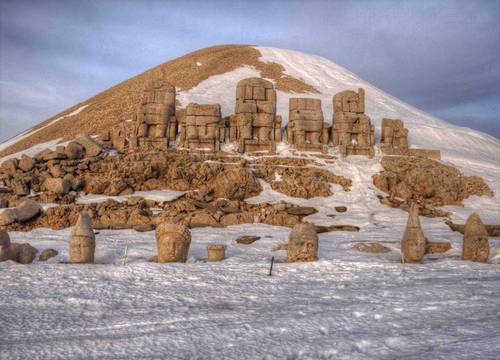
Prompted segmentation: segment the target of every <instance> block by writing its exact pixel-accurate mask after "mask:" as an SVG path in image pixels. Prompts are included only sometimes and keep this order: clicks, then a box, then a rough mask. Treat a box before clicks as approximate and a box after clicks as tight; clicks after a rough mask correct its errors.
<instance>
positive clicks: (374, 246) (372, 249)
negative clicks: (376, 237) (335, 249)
mask: <svg viewBox="0 0 500 360" xmlns="http://www.w3.org/2000/svg"><path fill="white" fill-rule="evenodd" d="M353 249H356V250H358V251H362V252H368V253H387V252H390V251H391V249H389V248H388V247H387V246H385V245H382V244H380V243H377V242H375V243H358V244H356V245H354V246H353Z"/></svg>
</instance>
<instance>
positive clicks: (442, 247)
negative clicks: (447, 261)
mask: <svg viewBox="0 0 500 360" xmlns="http://www.w3.org/2000/svg"><path fill="white" fill-rule="evenodd" d="M450 249H451V243H450V242H449V241H443V242H434V241H428V242H427V245H426V246H425V253H426V254H440V253H444V252H447V251H448V250H450Z"/></svg>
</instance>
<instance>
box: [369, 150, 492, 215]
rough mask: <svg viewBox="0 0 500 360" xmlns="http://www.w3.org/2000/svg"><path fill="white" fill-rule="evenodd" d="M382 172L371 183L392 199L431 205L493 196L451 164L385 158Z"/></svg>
mask: <svg viewBox="0 0 500 360" xmlns="http://www.w3.org/2000/svg"><path fill="white" fill-rule="evenodd" d="M381 165H382V166H383V167H384V171H382V172H380V173H378V174H375V175H373V184H374V185H375V186H376V187H377V188H378V189H380V190H382V191H384V192H386V193H388V194H389V196H390V197H391V198H394V197H399V198H402V199H405V200H412V201H418V202H419V203H420V204H425V203H428V204H429V205H432V206H443V205H456V204H461V202H462V200H464V199H466V198H468V197H469V196H471V195H478V196H482V195H486V196H493V192H492V191H491V190H490V188H489V187H488V185H487V184H486V183H485V182H484V180H483V179H481V178H480V177H478V176H464V175H462V174H461V173H460V171H458V170H457V169H456V168H454V167H453V166H451V165H445V164H443V163H441V162H439V161H435V160H431V159H426V158H418V157H407V156H389V157H388V156H385V157H383V158H382V161H381Z"/></svg>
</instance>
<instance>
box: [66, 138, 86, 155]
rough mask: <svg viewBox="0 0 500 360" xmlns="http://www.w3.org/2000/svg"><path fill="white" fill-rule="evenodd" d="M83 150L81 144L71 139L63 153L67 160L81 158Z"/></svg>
mask: <svg viewBox="0 0 500 360" xmlns="http://www.w3.org/2000/svg"><path fill="white" fill-rule="evenodd" d="M83 152H84V148H83V146H82V145H80V144H79V143H77V142H75V141H71V142H69V144H68V145H66V150H65V153H66V157H67V158H68V159H69V160H78V159H81V158H82V157H83Z"/></svg>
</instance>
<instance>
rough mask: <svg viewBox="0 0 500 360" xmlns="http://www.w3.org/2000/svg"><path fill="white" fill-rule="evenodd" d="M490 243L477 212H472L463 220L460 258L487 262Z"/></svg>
mask: <svg viewBox="0 0 500 360" xmlns="http://www.w3.org/2000/svg"><path fill="white" fill-rule="evenodd" d="M489 255H490V245H489V242H488V232H487V231H486V228H485V227H484V224H483V222H482V221H481V218H480V217H479V215H478V214H476V213H473V214H471V215H470V216H469V218H468V219H467V221H466V222H465V228H464V240H463V248H462V258H463V259H464V260H471V261H477V262H488V258H489Z"/></svg>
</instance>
